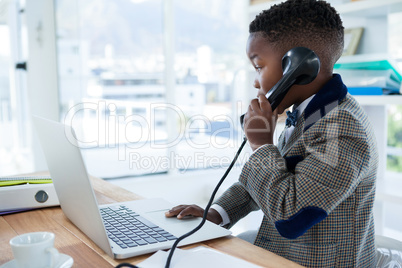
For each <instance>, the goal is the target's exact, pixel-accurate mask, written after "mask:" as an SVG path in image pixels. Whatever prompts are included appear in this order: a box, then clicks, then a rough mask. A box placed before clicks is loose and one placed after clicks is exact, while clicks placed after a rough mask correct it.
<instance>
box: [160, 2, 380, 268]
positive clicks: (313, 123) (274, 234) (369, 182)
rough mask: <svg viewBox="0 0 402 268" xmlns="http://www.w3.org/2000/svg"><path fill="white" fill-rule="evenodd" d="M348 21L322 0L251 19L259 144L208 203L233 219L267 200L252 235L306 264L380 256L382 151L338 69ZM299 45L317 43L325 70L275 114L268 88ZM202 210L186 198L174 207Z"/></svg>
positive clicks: (251, 118)
mask: <svg viewBox="0 0 402 268" xmlns="http://www.w3.org/2000/svg"><path fill="white" fill-rule="evenodd" d="M343 29H344V28H343V26H342V21H341V19H340V17H339V15H338V14H337V12H336V11H335V10H334V9H333V8H332V7H331V6H330V5H329V4H327V3H326V2H324V1H316V0H289V1H286V2H284V3H281V4H278V5H274V6H273V7H272V8H270V9H269V10H266V11H263V12H262V13H261V14H259V15H258V16H257V17H256V18H255V19H254V21H253V22H251V24H250V36H249V39H248V42H247V55H248V57H249V58H250V60H251V63H252V64H253V66H254V67H255V69H256V71H257V74H256V78H255V82H254V86H255V87H256V88H257V89H258V97H257V98H256V99H254V100H252V101H251V104H250V106H249V108H248V111H247V114H246V115H245V118H244V128H245V134H246V136H247V138H248V141H249V143H250V146H251V148H252V149H253V150H254V152H253V154H252V155H251V156H250V158H249V160H248V161H247V163H246V164H245V166H244V167H243V169H242V173H241V175H240V178H239V182H237V183H235V184H234V185H232V186H231V187H230V188H229V189H228V190H226V191H225V192H224V193H223V195H222V196H221V197H220V198H219V199H218V200H217V201H216V202H215V204H214V206H213V207H212V208H211V209H210V210H209V211H208V219H209V220H211V221H213V222H215V223H216V224H221V225H223V226H225V227H227V228H230V227H231V226H233V225H234V224H235V223H236V222H237V221H238V220H240V219H241V218H243V217H244V216H246V215H247V214H248V213H249V212H251V211H253V210H258V209H261V210H262V212H263V213H264V218H263V221H262V223H261V226H260V229H259V232H258V235H257V236H256V238H255V241H254V244H256V245H257V246H260V247H263V248H265V249H267V250H269V251H272V252H274V253H276V254H279V255H281V256H283V257H285V258H287V259H290V260H293V261H295V262H297V263H299V264H301V265H304V266H307V267H372V266H374V262H375V247H374V222H373V213H372V208H373V202H374V196H375V181H376V170H377V165H378V164H377V150H376V145H375V138H374V135H373V131H372V128H371V126H370V124H369V122H368V118H367V116H366V115H365V113H364V112H363V110H362V108H361V107H360V106H359V104H358V103H357V102H356V101H355V100H354V99H353V98H352V97H351V96H350V95H349V94H348V93H347V88H346V86H345V85H344V84H343V83H342V80H341V78H340V76H339V75H337V74H333V73H332V71H333V66H334V64H335V62H336V61H337V60H338V59H339V57H340V56H341V54H342V51H343V38H344V36H343ZM297 46H303V47H307V48H310V49H312V50H313V51H315V52H316V54H317V55H318V56H319V58H320V61H321V70H320V72H319V74H318V76H317V78H316V79H315V80H314V81H313V82H312V83H310V84H308V85H303V86H297V85H295V86H293V87H292V88H291V89H290V91H289V92H288V94H287V95H286V97H285V98H284V100H283V101H282V102H281V104H280V105H279V106H278V108H277V110H276V111H275V112H274V113H273V112H272V110H271V106H270V104H269V102H268V101H267V99H266V98H265V94H266V93H267V92H268V91H269V90H270V89H271V88H272V86H274V85H275V83H277V82H278V81H279V79H280V78H281V77H282V67H281V58H282V56H283V55H284V54H285V53H286V52H287V51H288V50H290V49H291V48H293V47H297ZM292 105H293V110H294V111H295V113H296V114H297V120H296V122H295V124H293V125H291V124H289V125H287V127H286V128H285V130H284V131H283V132H282V135H281V136H280V138H279V142H278V146H274V145H273V132H274V128H275V123H276V118H277V116H276V115H277V113H278V114H281V113H283V112H284V111H285V109H286V108H288V107H290V106H292ZM296 111H297V112H296ZM289 122H290V121H289ZM290 123H291V122H290ZM202 213H203V209H202V208H200V207H198V206H196V205H191V206H186V205H184V206H178V207H175V208H173V209H172V210H170V211H169V212H167V213H166V216H167V217H172V216H177V217H178V218H182V217H184V216H186V215H193V216H202Z"/></svg>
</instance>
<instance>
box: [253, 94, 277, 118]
mask: <svg viewBox="0 0 402 268" xmlns="http://www.w3.org/2000/svg"><path fill="white" fill-rule="evenodd" d="M248 112H249V113H250V112H255V113H256V114H271V113H272V108H271V104H270V103H269V102H268V99H267V98H266V97H265V96H264V95H258V97H257V98H256V99H253V100H251V103H250V105H249V107H248Z"/></svg>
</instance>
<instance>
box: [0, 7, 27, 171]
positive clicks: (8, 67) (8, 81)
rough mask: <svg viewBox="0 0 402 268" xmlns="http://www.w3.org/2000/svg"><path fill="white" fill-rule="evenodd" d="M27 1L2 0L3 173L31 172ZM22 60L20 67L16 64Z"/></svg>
mask: <svg viewBox="0 0 402 268" xmlns="http://www.w3.org/2000/svg"><path fill="white" fill-rule="evenodd" d="M22 2H23V1H12V2H11V1H9V2H8V1H0V40H1V42H0V159H1V160H0V176H3V175H10V174H18V173H26V172H31V171H33V169H34V164H33V155H32V151H31V149H30V146H31V142H30V137H31V136H30V131H29V129H30V128H29V124H28V120H27V110H28V106H27V92H26V74H25V70H24V69H23V68H25V67H24V66H26V65H25V61H26V56H27V55H26V54H27V53H26V52H27V51H26V47H27V42H26V41H27V39H26V29H25V27H24V25H23V19H24V16H25V14H24V12H22V11H20V10H23V4H24V3H22ZM16 63H20V64H18V69H17V68H16Z"/></svg>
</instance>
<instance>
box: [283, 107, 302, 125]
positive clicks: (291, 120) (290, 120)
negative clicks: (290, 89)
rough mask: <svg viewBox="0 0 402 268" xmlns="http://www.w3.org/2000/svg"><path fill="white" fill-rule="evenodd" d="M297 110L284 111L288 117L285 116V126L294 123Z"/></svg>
mask: <svg viewBox="0 0 402 268" xmlns="http://www.w3.org/2000/svg"><path fill="white" fill-rule="evenodd" d="M298 111H299V110H297V109H294V110H293V112H290V111H287V112H286V115H287V116H288V118H286V126H287V127H290V126H295V125H296V122H297V113H298Z"/></svg>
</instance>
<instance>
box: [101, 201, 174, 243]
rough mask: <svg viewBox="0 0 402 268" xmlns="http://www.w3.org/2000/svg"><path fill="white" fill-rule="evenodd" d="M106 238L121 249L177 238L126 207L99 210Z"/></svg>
mask: <svg viewBox="0 0 402 268" xmlns="http://www.w3.org/2000/svg"><path fill="white" fill-rule="evenodd" d="M100 212H101V216H102V218H103V222H104V224H105V228H106V232H107V235H108V237H109V238H110V239H111V240H112V241H114V242H115V243H116V244H117V245H119V246H120V247H121V248H133V247H137V246H144V245H148V244H155V243H160V242H166V241H169V240H175V239H177V237H175V236H174V235H172V234H171V233H169V232H167V231H165V230H164V229H162V228H160V227H159V226H157V225H155V224H153V223H152V222H150V221H148V220H147V219H145V218H144V217H142V216H140V215H138V214H137V213H135V212H134V211H132V210H131V209H129V208H127V207H126V206H111V207H104V208H101V209H100Z"/></svg>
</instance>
